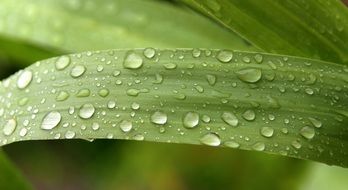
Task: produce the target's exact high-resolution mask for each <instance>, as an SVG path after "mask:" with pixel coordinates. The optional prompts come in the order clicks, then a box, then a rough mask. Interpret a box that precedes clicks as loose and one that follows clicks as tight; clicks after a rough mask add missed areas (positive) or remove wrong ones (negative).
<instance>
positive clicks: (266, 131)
mask: <svg viewBox="0 0 348 190" xmlns="http://www.w3.org/2000/svg"><path fill="white" fill-rule="evenodd" d="M260 133H261V135H262V136H264V137H272V136H273V133H274V129H273V128H271V127H262V128H261V130H260Z"/></svg>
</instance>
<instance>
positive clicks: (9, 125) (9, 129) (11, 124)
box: [3, 119, 17, 136]
mask: <svg viewBox="0 0 348 190" xmlns="http://www.w3.org/2000/svg"><path fill="white" fill-rule="evenodd" d="M16 127H17V121H16V120H15V119H10V120H8V121H7V122H6V124H5V125H4V128H3V132H4V134H5V135H6V136H9V135H11V134H12V133H13V132H14V131H15V130H16Z"/></svg>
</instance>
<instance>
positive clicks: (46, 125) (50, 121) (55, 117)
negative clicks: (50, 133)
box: [41, 111, 62, 130]
mask: <svg viewBox="0 0 348 190" xmlns="http://www.w3.org/2000/svg"><path fill="white" fill-rule="evenodd" d="M61 119H62V116H61V115H60V113H59V112H57V111H52V112H49V113H48V114H46V115H45V117H44V118H43V120H42V123H41V129H44V130H51V129H53V128H55V127H57V126H58V124H59V123H60V121H61Z"/></svg>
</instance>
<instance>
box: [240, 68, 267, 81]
mask: <svg viewBox="0 0 348 190" xmlns="http://www.w3.org/2000/svg"><path fill="white" fill-rule="evenodd" d="M236 74H237V77H238V78H239V79H240V80H241V81H243V82H247V83H256V82H258V81H259V80H260V79H261V76H262V71H261V69H255V68H247V69H241V70H239V71H236Z"/></svg>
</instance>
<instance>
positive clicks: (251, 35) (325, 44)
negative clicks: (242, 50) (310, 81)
mask: <svg viewBox="0 0 348 190" xmlns="http://www.w3.org/2000/svg"><path fill="white" fill-rule="evenodd" d="M182 1H183V2H185V3H186V4H187V5H189V6H191V7H193V8H195V9H197V10H198V11H200V12H202V13H204V14H206V15H208V16H209V17H211V18H213V19H214V20H216V21H218V22H219V23H221V24H222V25H224V26H226V27H227V28H229V29H230V30H232V31H235V32H237V33H238V34H240V35H241V36H243V37H244V38H245V39H247V40H248V41H249V42H250V43H252V44H255V45H256V46H257V47H260V48H261V49H263V50H264V51H266V52H272V53H280V54H287V55H297V56H304V57H312V58H317V59H322V60H327V61H333V62H337V63H345V64H347V63H348V44H347V43H346V42H347V41H348V10H347V8H346V7H345V6H344V5H343V3H342V2H341V1H339V0H322V1H317V0H306V1H303V0H285V1H284V0H264V1H254V0H245V1H239V0H214V1H210V0H204V1H201V0H182Z"/></svg>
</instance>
